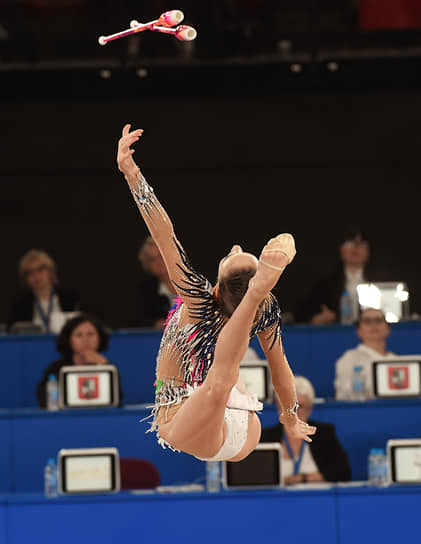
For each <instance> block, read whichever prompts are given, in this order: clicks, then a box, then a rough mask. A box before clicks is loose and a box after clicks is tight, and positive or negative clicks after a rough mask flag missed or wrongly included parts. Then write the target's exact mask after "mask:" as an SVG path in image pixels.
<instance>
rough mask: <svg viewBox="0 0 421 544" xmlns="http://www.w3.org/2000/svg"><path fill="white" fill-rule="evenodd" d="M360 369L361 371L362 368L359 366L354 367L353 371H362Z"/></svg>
mask: <svg viewBox="0 0 421 544" xmlns="http://www.w3.org/2000/svg"><path fill="white" fill-rule="evenodd" d="M362 369H363V367H362V366H361V365H355V366H354V370H356V371H359V370H362Z"/></svg>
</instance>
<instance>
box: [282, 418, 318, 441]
mask: <svg viewBox="0 0 421 544" xmlns="http://www.w3.org/2000/svg"><path fill="white" fill-rule="evenodd" d="M279 421H280V422H281V423H282V424H283V425H284V427H285V428H286V429H287V430H288V436H290V437H291V438H301V439H302V440H305V441H306V442H311V441H312V440H311V438H310V437H309V436H308V435H310V436H311V435H313V434H316V429H317V427H312V426H311V425H309V424H308V423H305V422H304V421H301V419H299V418H298V417H297V416H294V417H291V416H284V415H281V416H280V418H279Z"/></svg>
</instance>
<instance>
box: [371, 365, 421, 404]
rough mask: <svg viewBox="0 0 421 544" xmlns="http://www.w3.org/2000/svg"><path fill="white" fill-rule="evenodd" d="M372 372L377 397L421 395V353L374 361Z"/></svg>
mask: <svg viewBox="0 0 421 544" xmlns="http://www.w3.org/2000/svg"><path fill="white" fill-rule="evenodd" d="M372 372H373V392H374V396H375V397H377V398H383V399H388V398H396V397H420V396H421V355H405V356H401V357H396V358H394V359H382V360H380V361H373V364H372Z"/></svg>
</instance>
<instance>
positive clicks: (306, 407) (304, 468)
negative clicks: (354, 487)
mask: <svg viewBox="0 0 421 544" xmlns="http://www.w3.org/2000/svg"><path fill="white" fill-rule="evenodd" d="M295 387H296V390H297V399H298V404H299V405H300V407H299V409H298V415H299V418H300V419H301V420H302V421H306V422H307V423H308V424H309V425H312V426H315V427H317V432H316V434H315V436H314V438H313V440H312V442H311V443H310V444H308V443H306V442H304V441H303V440H300V439H298V440H297V439H294V438H291V437H289V436H288V433H286V432H285V431H284V428H283V425H282V424H281V423H278V424H277V425H275V426H274V427H269V428H266V429H262V436H261V439H260V441H261V442H280V443H281V446H282V474H283V480H284V484H285V485H292V484H297V483H303V482H346V481H349V480H350V479H351V469H350V466H349V462H348V456H347V454H346V453H345V451H344V450H343V448H342V446H341V444H340V442H339V440H338V438H337V436H336V432H335V428H334V426H333V425H331V424H329V423H320V422H317V421H313V420H311V419H309V417H310V415H311V412H312V409H313V403H314V397H315V392H314V388H313V386H312V384H311V383H310V382H309V380H307V378H304V377H303V376H296V377H295ZM275 404H276V406H277V409H278V412H280V406H279V403H278V400H277V398H275Z"/></svg>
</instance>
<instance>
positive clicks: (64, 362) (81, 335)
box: [37, 314, 123, 408]
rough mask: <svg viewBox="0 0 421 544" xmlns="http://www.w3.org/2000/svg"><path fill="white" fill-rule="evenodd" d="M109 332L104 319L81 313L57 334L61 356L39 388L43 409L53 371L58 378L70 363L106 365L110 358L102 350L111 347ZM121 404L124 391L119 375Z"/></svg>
mask: <svg viewBox="0 0 421 544" xmlns="http://www.w3.org/2000/svg"><path fill="white" fill-rule="evenodd" d="M108 343H109V334H108V332H107V330H106V328H105V326H104V325H103V324H102V323H101V321H100V320H99V319H98V318H97V317H95V316H92V315H88V314H79V315H77V316H76V317H74V318H72V319H69V321H67V323H66V324H65V325H64V327H63V328H62V330H61V332H60V334H59V335H58V337H57V351H58V352H59V353H60V355H61V357H60V359H58V360H57V361H54V362H53V363H51V364H50V365H49V366H48V367H47V368H46V369H45V371H44V374H43V376H42V379H41V381H40V382H39V384H38V387H37V396H38V404H39V406H40V408H46V407H47V382H48V377H49V376H50V375H51V374H53V375H54V376H56V378H58V375H59V371H60V368H61V367H63V366H69V365H105V364H108V363H109V361H108V359H107V358H106V356H105V355H103V354H102V353H101V352H102V351H105V350H106V349H107V348H108ZM119 390H120V404H121V402H122V397H123V395H122V390H121V385H120V377H119Z"/></svg>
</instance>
